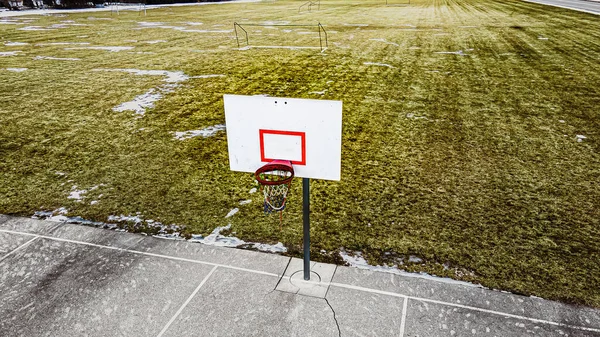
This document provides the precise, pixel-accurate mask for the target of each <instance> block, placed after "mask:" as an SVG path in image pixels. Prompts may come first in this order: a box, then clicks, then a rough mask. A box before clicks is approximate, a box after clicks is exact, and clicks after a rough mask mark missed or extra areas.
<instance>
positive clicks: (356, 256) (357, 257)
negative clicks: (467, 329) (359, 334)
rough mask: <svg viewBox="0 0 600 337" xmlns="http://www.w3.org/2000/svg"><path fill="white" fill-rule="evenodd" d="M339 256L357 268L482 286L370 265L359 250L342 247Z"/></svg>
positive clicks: (462, 284)
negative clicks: (348, 250)
mask: <svg viewBox="0 0 600 337" xmlns="http://www.w3.org/2000/svg"><path fill="white" fill-rule="evenodd" d="M340 256H341V257H342V259H343V260H344V262H346V263H348V264H349V265H350V266H352V267H356V268H359V269H366V270H372V271H378V272H384V273H390V274H395V275H400V276H404V277H415V278H421V279H426V280H432V281H437V282H443V283H448V284H455V285H461V286H467V287H477V288H483V287H482V286H481V285H478V284H473V283H469V282H464V281H457V280H453V279H451V278H448V277H438V276H433V275H430V274H427V273H409V272H407V271H404V270H401V269H398V267H397V266H392V267H389V266H379V265H377V266H372V265H370V264H369V263H368V262H367V260H365V258H364V257H362V253H361V252H354V253H353V254H352V255H350V254H348V253H347V252H346V251H345V250H344V249H343V248H342V249H341V250H340Z"/></svg>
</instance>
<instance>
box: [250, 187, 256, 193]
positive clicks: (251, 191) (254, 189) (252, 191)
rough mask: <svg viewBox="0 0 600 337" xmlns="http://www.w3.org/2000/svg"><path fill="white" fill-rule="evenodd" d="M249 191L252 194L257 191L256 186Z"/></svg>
mask: <svg viewBox="0 0 600 337" xmlns="http://www.w3.org/2000/svg"><path fill="white" fill-rule="evenodd" d="M248 193H250V194H252V193H256V187H252V188H251V189H250V191H248Z"/></svg>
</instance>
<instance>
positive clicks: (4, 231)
mask: <svg viewBox="0 0 600 337" xmlns="http://www.w3.org/2000/svg"><path fill="white" fill-rule="evenodd" d="M2 232H3V233H10V234H21V235H28V236H36V237H38V238H42V239H48V240H55V241H60V242H68V243H74V244H80V245H84V246H91V247H96V248H106V249H112V250H117V251H122V252H126V253H132V254H139V255H145V256H152V257H160V258H164V259H169V260H176V261H183V262H191V263H197V264H206V265H209V266H215V267H223V268H228V269H234V270H240V271H245V272H249V273H254V274H261V275H266V276H275V277H280V276H281V275H279V274H274V273H269V272H266V271H260V270H253V269H248V268H242V267H234V266H230V265H226V264H220V263H214V262H206V261H201V260H193V259H187V258H184V257H177V256H169V255H162V254H156V253H148V252H142V251H139V250H132V249H126V248H119V247H111V246H103V245H99V244H96V243H90V242H84V241H77V240H70V239H62V238H57V237H53V236H47V235H38V234H31V233H21V232H16V231H11V230H6V229H0V233H2Z"/></svg>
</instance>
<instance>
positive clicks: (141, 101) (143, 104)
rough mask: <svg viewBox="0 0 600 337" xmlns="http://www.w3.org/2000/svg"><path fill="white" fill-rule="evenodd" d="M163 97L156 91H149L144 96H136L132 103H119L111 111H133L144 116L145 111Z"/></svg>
mask: <svg viewBox="0 0 600 337" xmlns="http://www.w3.org/2000/svg"><path fill="white" fill-rule="evenodd" d="M162 97H163V95H162V94H161V93H160V92H158V91H157V90H156V89H150V90H149V91H148V92H146V93H145V94H142V95H139V96H136V97H135V98H134V99H133V100H132V101H129V102H125V103H121V104H119V105H118V106H116V107H114V108H113V111H117V112H123V111H129V110H131V111H134V112H135V113H136V114H138V115H144V113H146V109H148V108H153V107H154V102H156V101H158V100H159V99H161V98H162Z"/></svg>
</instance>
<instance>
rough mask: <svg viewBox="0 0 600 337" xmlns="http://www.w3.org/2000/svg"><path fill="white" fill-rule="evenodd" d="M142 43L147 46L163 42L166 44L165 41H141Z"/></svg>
mask: <svg viewBox="0 0 600 337" xmlns="http://www.w3.org/2000/svg"><path fill="white" fill-rule="evenodd" d="M142 42H144V43H147V44H157V43H163V42H168V41H167V40H150V41H142Z"/></svg>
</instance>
